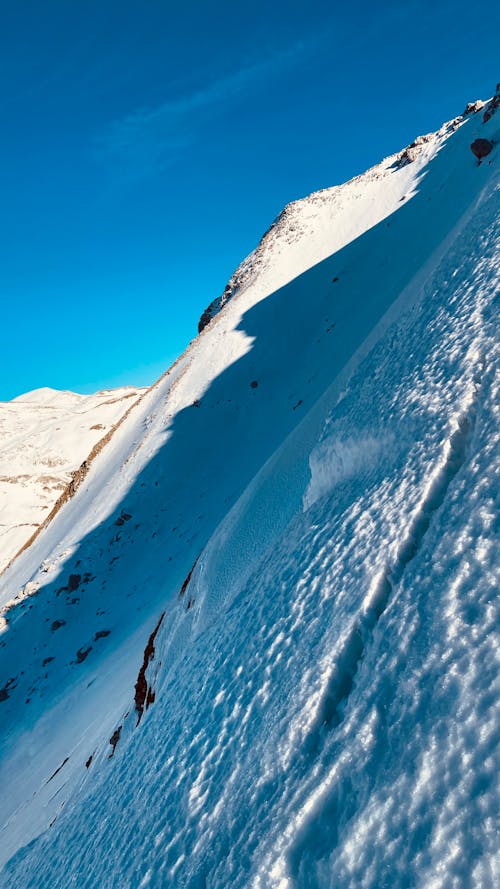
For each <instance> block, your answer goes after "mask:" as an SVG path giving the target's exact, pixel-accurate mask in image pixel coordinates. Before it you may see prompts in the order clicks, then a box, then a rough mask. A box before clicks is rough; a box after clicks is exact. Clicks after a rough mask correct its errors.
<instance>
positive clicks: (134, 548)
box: [0, 100, 500, 889]
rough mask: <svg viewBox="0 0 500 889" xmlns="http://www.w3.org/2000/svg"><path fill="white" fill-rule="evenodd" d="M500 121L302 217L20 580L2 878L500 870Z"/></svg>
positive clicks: (258, 264)
mask: <svg viewBox="0 0 500 889" xmlns="http://www.w3.org/2000/svg"><path fill="white" fill-rule="evenodd" d="M497 104H498V103H497ZM495 111H496V105H495V100H493V101H492V102H490V103H489V104H488V106H487V107H484V106H483V104H482V103H476V104H475V105H474V106H472V107H468V109H467V113H466V114H464V115H462V116H461V117H460V118H456V119H455V120H454V121H452V122H451V123H449V124H446V125H445V126H444V127H443V128H442V129H441V130H439V131H438V132H437V133H435V134H431V135H429V136H426V137H425V138H423V139H417V140H415V143H413V144H412V146H408V148H407V149H405V150H404V151H403V152H401V153H400V154H398V155H394V156H392V157H391V158H388V159H387V160H386V161H383V162H382V163H381V164H380V165H379V166H377V167H374V168H372V169H371V170H369V171H368V172H367V173H366V174H364V175H363V176H360V177H357V178H356V179H354V180H352V181H351V182H349V183H347V184H346V185H343V186H340V187H337V188H333V189H327V190H326V191H323V192H319V193H317V194H316V195H311V196H310V197H309V198H305V199H304V200H302V201H297V202H295V203H293V204H291V205H289V207H288V208H286V210H285V211H284V213H283V214H281V216H280V217H279V218H278V220H277V222H276V223H275V224H274V225H273V226H272V227H271V229H270V230H269V232H268V233H267V234H266V236H265V237H264V239H263V241H262V242H261V244H260V245H259V247H258V248H257V249H256V251H255V252H254V253H253V254H251V256H250V257H248V259H247V260H245V262H244V263H243V264H242V266H240V268H239V269H238V270H237V272H236V273H235V275H234V276H233V278H232V279H231V281H230V283H229V285H228V288H226V291H225V295H223V297H221V298H220V299H219V300H216V301H215V302H214V303H213V304H212V305H211V306H210V307H209V309H208V310H207V313H205V318H204V319H202V322H201V327H202V328H203V329H202V332H201V334H200V335H199V336H198V338H197V339H196V340H195V341H193V343H192V344H191V345H190V346H189V348H188V349H187V350H186V352H185V353H184V354H183V355H182V356H181V357H180V358H179V359H178V361H177V362H176V363H175V364H174V365H173V366H172V367H171V368H170V369H169V370H168V371H167V373H166V374H164V375H163V377H162V378H161V379H160V380H159V381H158V382H157V383H156V384H155V385H154V386H152V387H151V389H149V390H148V391H147V392H146V393H145V394H144V395H143V396H142V397H141V399H140V400H139V401H138V403H137V404H136V406H135V407H134V409H133V410H132V411H130V413H129V414H128V416H126V417H125V419H124V420H123V422H122V423H121V424H120V425H119V426H118V428H117V429H116V430H115V432H114V433H113V435H112V436H110V437H109V440H108V442H107V443H106V446H105V447H103V448H102V449H101V450H100V452H99V453H98V454H97V455H96V456H95V458H94V459H93V460H92V463H91V466H90V468H89V470H88V472H87V473H86V474H85V476H84V478H83V479H82V480H81V483H80V484H79V487H78V489H77V490H76V492H75V493H74V496H72V497H71V498H69V499H68V500H67V502H65V503H64V505H62V506H61V508H60V509H59V510H58V511H57V514H56V515H55V516H54V518H53V520H52V521H51V522H50V523H48V524H47V526H46V527H45V528H44V529H43V530H42V531H41V533H39V535H38V536H37V538H36V539H35V540H34V542H33V543H32V544H31V545H30V546H29V548H27V549H26V550H25V551H24V552H23V553H22V554H21V555H19V556H18V557H17V558H16V559H15V561H14V562H13V564H12V565H11V566H10V567H9V568H8V569H7V570H6V571H5V572H4V574H3V575H2V577H1V578H0V606H1V605H3V610H2V612H1V616H0V622H1V626H0V634H1V635H0V716H1V725H2V734H1V737H0V787H1V788H2V797H1V803H0V809H1V816H2V817H1V819H0V822H1V825H2V826H1V827H0V868H2V867H3V870H1V871H0V886H2V887H9V889H10V887H16V889H24V887H36V889H45V887H46V889H49V887H50V889H54V887H67V886H79V887H89V889H90V887H99V889H107V887H109V889H116V887H134V889H136V887H137V889H138V887H146V886H150V887H166V886H175V887H189V889H195V887H196V889H201V887H207V889H214V887H232V889H233V887H254V889H264V887H266V889H267V887H276V889H292V887H293V889H302V887H353V889H354V887H356V889H358V887H370V889H383V887H387V889H389V887H401V889H403V887H409V886H412V887H421V889H428V887H431V886H432V887H436V889H437V887H442V889H448V887H450V889H463V887H465V886H467V887H469V886H471V887H477V889H479V887H481V889H484V887H492V889H493V887H496V886H498V885H499V883H500V861H499V858H498V836H497V827H498V823H497V820H496V819H497V815H498V799H499V781H498V775H499V773H500V769H499V766H500V763H499V751H498V731H497V729H498V718H499V715H500V714H499V709H500V708H499V699H500V695H499V691H500V687H499V686H500V682H499V669H498V667H499V657H498V635H497V633H498V603H497V600H496V598H495V596H496V586H497V581H498V556H497V549H496V547H495V530H496V529H497V528H498V513H497V512H496V511H495V503H496V498H497V497H498V489H497V485H496V474H498V468H499V466H498V444H497V441H498V413H499V407H498V406H499V404H500V401H499V397H498V395H499V393H498V381H499V373H498V371H499V367H498V364H499V354H498V351H499V350H498V334H497V321H496V315H495V311H496V305H495V299H496V298H497V296H498V292H499V290H500V288H499V281H500V262H499V249H498V248H499V228H498V222H499V194H500V177H499V167H498V139H499V133H500V112H497V113H495ZM490 112H491V113H490ZM477 139H482V140H484V141H485V142H486V143H487V144H488V146H490V149H489V151H488V153H487V154H486V155H484V159H482V160H481V162H480V163H478V160H477V159H476V157H477V155H476V157H475V156H474V154H473V153H472V152H471V150H470V146H471V144H472V143H474V142H475V140H477Z"/></svg>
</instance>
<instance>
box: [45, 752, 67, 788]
mask: <svg viewBox="0 0 500 889" xmlns="http://www.w3.org/2000/svg"><path fill="white" fill-rule="evenodd" d="M68 760H69V756H67V757H66V759H64V760H63V761H62V763H61V765H60V766H59V767H58V768H57V769H56V770H55V772H53V773H52V775H51V776H50V778H48V780H47V781H46V782H45V783H46V784H48V783H49V782H50V781H52V778H55V777H56V775H57V774H59V772H60V771H61V769H62V768H64V766H65V765H66V763H67V762H68Z"/></svg>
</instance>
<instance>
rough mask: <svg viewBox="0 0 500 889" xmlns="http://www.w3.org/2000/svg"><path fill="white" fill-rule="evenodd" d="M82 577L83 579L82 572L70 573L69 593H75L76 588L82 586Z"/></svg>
mask: <svg viewBox="0 0 500 889" xmlns="http://www.w3.org/2000/svg"><path fill="white" fill-rule="evenodd" d="M81 579H82V575H81V574H70V576H69V580H68V592H69V593H74V592H75V590H77V589H78V587H79V586H80V581H81Z"/></svg>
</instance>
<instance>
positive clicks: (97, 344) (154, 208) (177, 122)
mask: <svg viewBox="0 0 500 889" xmlns="http://www.w3.org/2000/svg"><path fill="white" fill-rule="evenodd" d="M0 12H1V28H0V113H1V117H2V139H1V140H0V181H1V195H2V200H1V204H0V305H1V318H2V349H1V350H0V399H7V398H10V397H13V396H14V395H17V394H20V393H21V392H24V391H27V390H28V389H32V388H37V387H39V386H45V385H46V386H53V387H55V388H68V389H75V390H76V391H81V392H89V391H94V390H95V389H97V388H102V387H105V386H112V385H119V384H122V383H127V382H130V383H136V384H145V383H147V382H152V380H153V379H154V378H155V377H156V376H157V375H158V374H159V373H160V372H161V371H162V370H163V369H164V368H165V367H166V366H167V365H168V364H169V363H170V362H171V361H172V360H173V359H174V358H175V357H176V355H177V354H179V353H180V352H181V351H182V349H183V348H184V346H185V345H186V344H187V342H188V341H189V340H190V339H191V338H192V337H193V336H194V335H195V333H196V329H197V321H198V317H199V315H200V314H201V312H202V310H203V309H204V308H205V306H206V305H207V304H208V303H209V302H210V301H211V300H212V299H213V298H214V297H215V296H217V295H218V294H219V293H220V292H221V291H222V290H223V289H224V286H225V284H226V281H227V279H228V278H229V276H230V274H231V273H232V271H233V270H234V268H235V267H236V266H237V265H238V263H239V262H240V261H241V259H242V258H243V257H244V256H245V255H246V254H247V253H248V252H249V251H250V250H251V249H252V248H253V247H254V246H255V244H256V243H257V241H258V239H259V238H260V236H261V234H262V232H263V231H264V230H265V229H266V228H267V227H268V225H269V224H270V222H271V221H272V219H273V218H274V216H275V215H276V214H277V213H278V212H279V211H280V209H281V208H282V207H283V206H284V204H285V203H287V202H288V201H290V200H293V199H294V198H298V197H301V196H303V195H305V194H307V193H309V192H311V191H313V190H314V189H318V188H322V187H327V186H330V185H334V184H336V183H339V182H342V181H344V180H346V179H347V178H349V177H351V176H353V175H355V174H357V173H359V172H362V171H363V170H364V169H366V168H367V167H368V166H370V165H372V164H374V163H376V162H377V161H378V160H380V159H381V158H382V157H383V156H385V155H387V154H389V153H391V152H393V151H395V150H397V149H399V148H401V147H403V146H404V145H405V144H406V143H408V142H409V141H411V139H413V138H414V137H415V136H416V135H418V134H419V133H421V132H427V131H429V130H431V129H434V128H436V127H438V126H439V125H440V124H441V123H442V121H443V120H445V119H449V118H450V117H452V116H454V115H455V114H459V113H460V112H461V111H462V110H463V106H464V104H465V102H466V101H468V100H472V99H475V98H477V97H486V96H488V95H490V94H491V93H492V91H493V88H494V85H495V82H496V79H498V77H500V74H499V73H498V72H497V70H496V67H495V64H494V63H495V62H497V61H498V46H497V40H498V24H499V15H498V9H497V7H496V4H495V3H493V2H490V0H488V2H486V3H482V4H471V3H470V2H468V3H466V2H461V0H458V2H448V0H445V2H440V0H434V2H427V0H419V2H416V0H409V2H406V3H404V4H403V3H401V2H392V0H389V2H383V3H380V4H373V3H368V2H364V0H360V2H358V3H357V4H354V3H352V4H349V3H347V4H346V3H343V4H340V3H336V2H334V0H333V2H332V0H331V2H329V3H326V2H320V0H309V2H305V0H302V2H297V0H286V2H282V0H275V2H274V3H272V4H271V3H269V2H262V0H255V2H253V3H252V4H251V5H250V4H248V5H247V4H238V3H234V2H233V3H229V2H224V0H214V2H212V3H207V2H189V0H187V2H184V3H182V4H180V3H173V2H170V0H163V2H160V0H142V2H138V0H123V2H120V3H117V2H111V0H99V2H97V0H85V2H84V0H71V2H70V0H47V2H45V3H41V2H40V0H23V2H22V3H20V2H19V0H2V2H1V3H0Z"/></svg>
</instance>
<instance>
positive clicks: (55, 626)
mask: <svg viewBox="0 0 500 889" xmlns="http://www.w3.org/2000/svg"><path fill="white" fill-rule="evenodd" d="M65 623H66V621H65V620H54V621H53V622H52V624H51V626H50V629H51V630H52V632H54V631H55V630H58V629H59V627H63V626H64V624H65Z"/></svg>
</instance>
